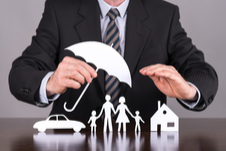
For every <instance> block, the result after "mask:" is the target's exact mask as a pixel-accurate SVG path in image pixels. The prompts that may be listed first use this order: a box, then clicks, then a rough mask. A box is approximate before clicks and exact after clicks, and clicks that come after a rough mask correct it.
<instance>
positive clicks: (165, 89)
mask: <svg viewBox="0 0 226 151" xmlns="http://www.w3.org/2000/svg"><path fill="white" fill-rule="evenodd" d="M140 73H141V74H142V75H144V76H149V77H150V78H151V79H152V80H153V82H154V83H155V85H156V87H157V88H158V89H159V90H160V91H161V92H162V93H164V94H165V95H166V96H168V97H174V98H178V99H181V100H193V101H196V100H197V91H196V89H195V88H194V87H193V86H191V85H189V84H188V83H187V82H186V81H185V80H184V78H183V77H182V76H181V75H180V74H179V73H178V71H177V70H176V69H175V68H174V67H173V66H168V65H163V64H156V65H150V66H147V67H144V68H142V69H141V70H140Z"/></svg>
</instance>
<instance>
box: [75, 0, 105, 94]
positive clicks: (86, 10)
mask: <svg viewBox="0 0 226 151" xmlns="http://www.w3.org/2000/svg"><path fill="white" fill-rule="evenodd" d="M79 15H80V16H81V19H80V20H79V21H78V23H77V24H76V25H75V29H76V31H77V32H78V35H79V37H80V40H81V41H100V42H102V37H101V29H100V8H99V4H98V2H97V0H83V2H82V4H81V7H80V10H79ZM97 79H98V81H99V83H100V87H101V89H102V92H103V93H104V91H105V90H104V72H103V71H98V77H97Z"/></svg>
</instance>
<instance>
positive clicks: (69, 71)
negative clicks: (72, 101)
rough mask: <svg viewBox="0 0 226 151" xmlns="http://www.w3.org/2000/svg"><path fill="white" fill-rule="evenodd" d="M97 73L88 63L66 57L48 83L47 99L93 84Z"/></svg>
mask: <svg viewBox="0 0 226 151" xmlns="http://www.w3.org/2000/svg"><path fill="white" fill-rule="evenodd" d="M96 77H97V72H96V71H95V70H94V69H93V68H92V67H91V66H90V65H88V64H87V63H86V62H84V61H81V60H78V59H75V58H72V57H65V58H64V59H63V61H62V62H61V63H60V64H59V65H58V67H57V69H56V71H55V72H54V73H53V74H52V75H51V77H50V78H49V80H48V82H47V86H46V92H47V97H49V96H52V95H54V94H62V93H64V92H65V91H66V90H67V88H74V89H79V88H80V87H81V85H82V84H84V83H85V82H88V83H91V82H92V79H93V78H96Z"/></svg>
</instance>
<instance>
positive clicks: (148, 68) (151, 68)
mask: <svg viewBox="0 0 226 151" xmlns="http://www.w3.org/2000/svg"><path fill="white" fill-rule="evenodd" d="M163 66H164V65H162V64H155V65H150V66H146V67H143V68H142V69H140V73H141V74H143V75H147V72H148V74H149V75H147V76H150V74H153V73H154V71H155V70H156V69H158V68H162V67H163Z"/></svg>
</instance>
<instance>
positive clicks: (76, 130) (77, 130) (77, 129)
mask: <svg viewBox="0 0 226 151" xmlns="http://www.w3.org/2000/svg"><path fill="white" fill-rule="evenodd" d="M73 130H74V131H75V132H80V130H81V128H73Z"/></svg>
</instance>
